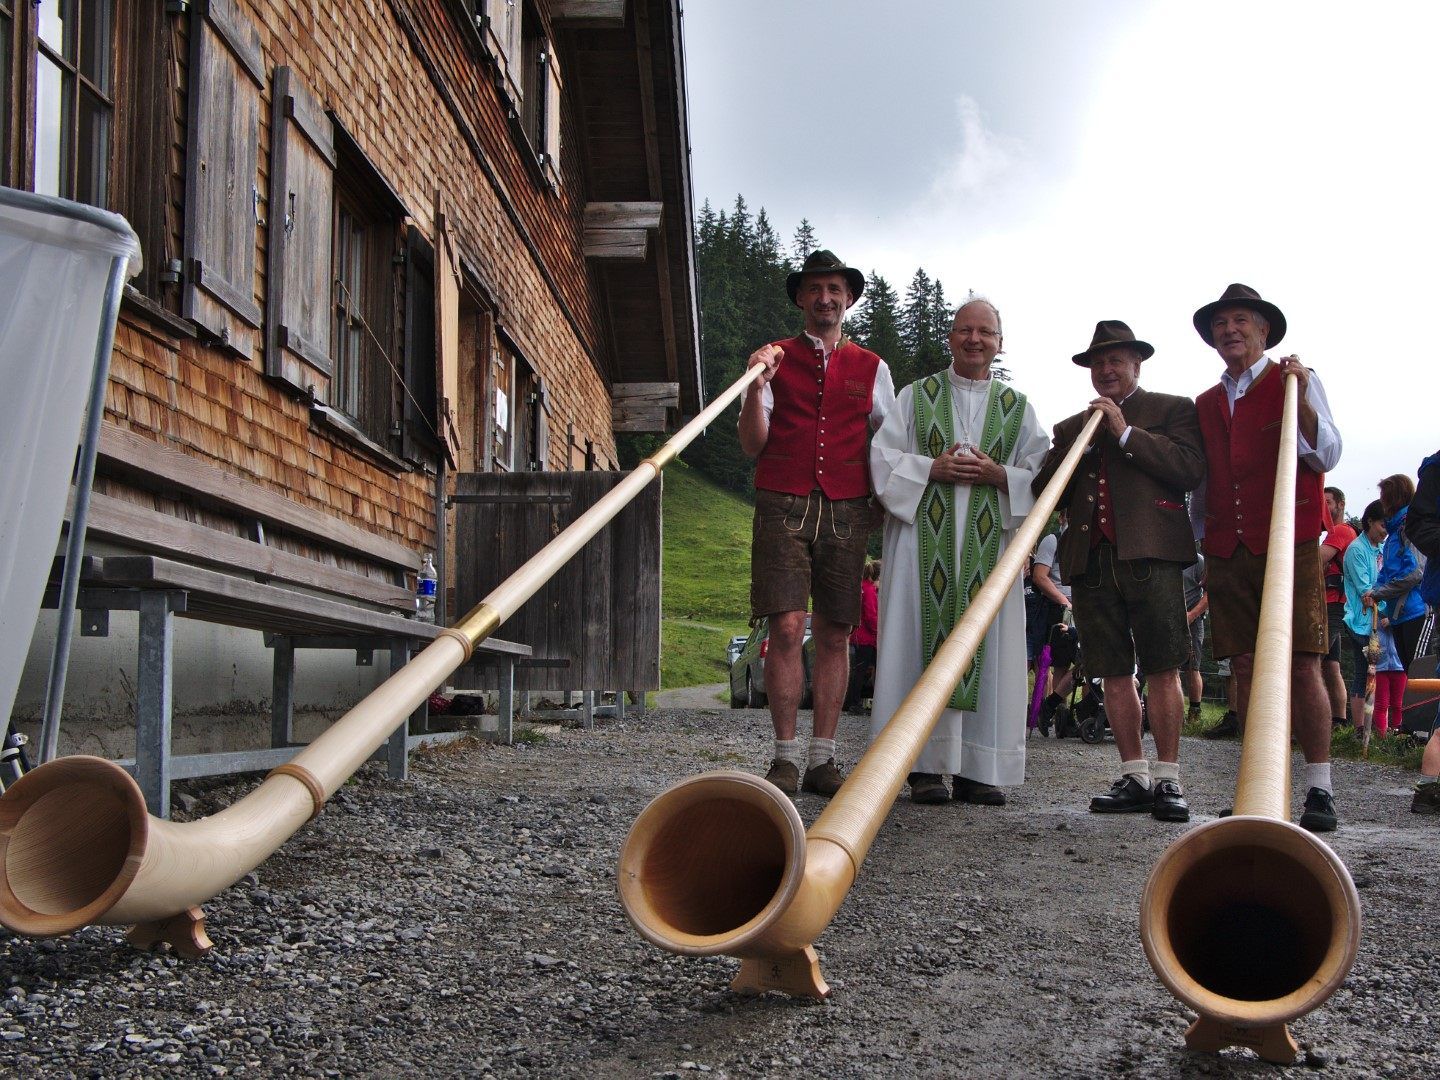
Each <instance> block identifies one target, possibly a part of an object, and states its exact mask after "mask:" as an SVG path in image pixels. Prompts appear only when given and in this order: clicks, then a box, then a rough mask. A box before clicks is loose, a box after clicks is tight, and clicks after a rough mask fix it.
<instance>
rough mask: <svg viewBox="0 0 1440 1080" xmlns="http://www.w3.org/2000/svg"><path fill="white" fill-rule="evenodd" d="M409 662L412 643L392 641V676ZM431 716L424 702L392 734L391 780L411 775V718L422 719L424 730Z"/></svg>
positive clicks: (388, 756) (387, 760)
mask: <svg viewBox="0 0 1440 1080" xmlns="http://www.w3.org/2000/svg"><path fill="white" fill-rule="evenodd" d="M409 662H410V643H409V642H408V641H405V640H403V639H400V640H396V641H392V642H391V643H390V674H392V675H393V674H395V672H397V671H399V670H400V669H401V668H402V667H404V666H405V665H406V664H408V663H409ZM429 715H430V707H429V704H428V702H423V701H422V702H421V703H420V707H419V708H418V709H416V710H415V711H414V712H413V713H411V714H410V716H407V717H406V718H405V719H404V720H401V721H400V726H399V727H397V728H396V729H395V730H394V731H393V732H392V733H391V734H390V739H389V741H388V742H386V744H385V763H386V769H387V771H388V772H389V774H390V779H391V780H405V779H407V778H408V777H409V774H410V719H411V717H418V718H420V719H421V721H422V729H423V722H424V720H426V719H428V717H429Z"/></svg>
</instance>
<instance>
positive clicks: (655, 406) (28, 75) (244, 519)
mask: <svg viewBox="0 0 1440 1080" xmlns="http://www.w3.org/2000/svg"><path fill="white" fill-rule="evenodd" d="M0 46H3V49H4V54H3V66H0V80H3V82H4V85H5V90H6V93H7V101H8V108H7V109H6V110H5V113H4V118H3V130H0V146H3V161H0V176H3V179H4V182H5V183H6V184H7V185H9V186H13V187H19V188H24V189H30V190H34V191H38V192H42V193H46V194H57V195H62V196H66V197H70V198H75V199H78V200H81V201H86V202H91V203H94V204H96V205H100V206H104V207H107V208H110V209H113V210H116V211H118V212H120V213H122V214H124V215H125V217H126V218H127V219H128V220H129V221H130V222H131V224H132V225H133V227H134V228H135V230H136V232H137V233H138V235H139V236H140V239H141V243H142V247H143V251H144V259H145V269H144V271H143V274H142V275H141V276H140V277H138V278H137V279H135V280H134V281H133V282H132V285H131V287H130V288H129V289H128V290H127V293H126V297H125V303H124V309H123V312H122V316H121V320H120V325H119V327H118V330H117V334H116V343H115V349H114V355H113V360H112V365H111V376H110V384H109V394H108V398H107V402H106V411H105V425H104V434H103V437H102V442H101V448H100V459H99V475H98V479H97V482H96V486H95V502H94V505H93V508H92V511H91V521H90V538H91V547H92V548H93V549H94V550H95V551H97V552H100V553H102V554H107V555H108V554H117V553H119V554H124V553H145V554H149V555H160V556H165V557H167V558H173V559H177V560H180V561H182V562H184V563H186V564H187V565H193V566H197V567H200V568H208V569H211V570H216V571H227V570H228V571H231V572H233V571H235V570H236V568H237V567H239V568H241V569H242V570H244V571H245V573H244V574H243V575H242V576H245V577H247V578H249V579H250V580H252V581H269V580H274V581H280V580H288V581H290V582H292V583H293V584H294V586H295V587H296V588H297V590H300V591H316V592H319V593H328V594H329V595H331V596H332V598H333V597H334V596H335V595H336V594H340V593H343V592H345V587H344V585H343V583H344V582H346V581H351V580H355V579H359V580H361V582H362V584H361V585H360V586H359V587H358V588H357V589H356V590H352V591H351V595H349V596H348V597H346V599H348V600H349V601H351V602H354V603H357V604H361V605H364V606H367V607H373V608H375V609H377V610H379V609H386V608H389V609H393V610H399V609H401V608H403V606H404V605H405V603H406V602H407V601H406V596H407V594H408V593H409V591H410V590H412V589H413V582H414V570H415V568H416V567H418V565H419V563H420V559H421V555H422V553H423V552H426V551H438V552H440V554H441V558H440V560H439V562H440V566H441V582H442V592H441V597H442V615H443V614H445V612H444V610H443V608H444V589H443V586H444V585H445V584H446V583H447V582H449V581H453V577H454V565H453V556H451V557H449V558H447V554H448V552H447V529H448V528H449V527H450V526H451V525H452V524H453V523H452V521H451V520H450V519H451V516H452V514H453V511H450V510H447V509H446V495H447V493H450V492H452V491H453V487H454V477H455V475H456V474H457V473H469V472H518V471H524V470H583V469H593V468H602V469H603V468H613V467H615V464H616V450H615V432H616V431H644V430H664V429H666V428H670V427H673V426H674V425H675V423H676V421H677V420H678V419H679V418H680V417H681V416H683V415H685V414H693V413H694V412H696V411H698V409H699V407H700V405H701V400H700V399H701V395H702V393H703V390H702V383H701V379H700V370H699V347H698V323H697V315H696V287H695V280H694V275H695V269H694V251H693V234H692V220H693V214H692V206H691V193H690V175H689V144H688V132H687V129H686V104H685V72H684V60H683V46H682V36H681V25H680V11H679V3H678V0H38V2H34V0H0ZM247 545H259V546H260V547H261V548H262V549H263V551H264V553H265V560H266V561H264V562H263V563H255V562H254V561H253V558H252V555H253V552H252V549H251V548H250V547H247ZM297 559H301V560H305V562H303V563H302V562H297V561H296V560H297ZM405 563H408V568H406V567H403V566H402V564H405ZM305 565H311V566H314V567H315V568H316V569H315V571H314V573H313V580H305V573H306V571H304V569H303V567H304V566H305ZM297 567H299V568H300V569H298V570H297V569H296V568H297ZM407 569H408V577H406V576H404V575H405V573H406V570H407ZM365 582H368V583H369V584H364V583H365ZM449 614H450V615H452V616H453V614H454V613H453V612H451V613H449ZM196 640H197V641H200V640H201V639H196ZM237 640H238V639H237ZM45 644H46V643H45V640H44V637H43V635H37V642H36V645H35V648H34V649H33V650H32V667H33V666H35V663H37V662H38V661H36V656H37V655H38V654H42V653H44V652H45ZM132 644H133V642H132ZM188 647H189V646H187V648H188ZM236 648H237V645H236V643H235V640H232V639H231V638H228V637H225V636H224V635H220V636H215V637H210V638H205V639H204V640H203V643H202V644H200V645H196V646H195V647H194V648H193V649H192V650H191V652H190V653H189V656H190V662H191V663H192V664H195V665H199V667H200V669H201V670H202V671H203V669H204V665H205V664H206V663H209V664H211V665H218V666H221V667H225V666H228V665H230V664H231V662H232V659H233V657H232V653H231V651H232V650H234V649H236ZM246 648H251V649H252V651H254V650H258V649H259V646H258V644H257V645H254V646H253V647H252V646H246ZM197 650H198V651H197ZM105 662H106V661H101V662H100V663H101V672H102V673H103V670H104V667H103V664H104V663H105ZM132 663H133V652H131V653H130V654H129V657H128V658H127V657H123V656H121V655H118V654H117V656H116V657H114V658H113V664H114V666H116V667H120V666H124V665H129V664H132ZM236 663H237V665H238V664H239V661H236ZM352 666H353V665H352ZM237 670H238V667H237ZM257 670H259V669H257ZM102 681H103V680H102ZM112 682H113V680H112ZM221 682H222V683H224V693H225V694H229V695H231V696H235V697H239V698H251V699H254V700H258V699H260V698H262V697H264V696H265V694H266V688H265V687H263V686H261V687H259V688H257V689H250V688H247V687H244V686H239V685H234V684H233V683H231V682H226V681H225V680H221ZM186 685H189V686H190V687H191V689H192V690H193V691H194V692H195V693H196V694H198V695H200V696H201V697H204V696H206V695H207V694H210V695H211V696H223V695H221V694H220V690H219V689H213V692H212V690H211V689H207V687H208V686H209V684H208V683H207V682H206V679H205V678H204V677H201V678H200V679H198V680H195V679H192V680H191V681H190V682H189V683H188V684H186ZM360 688H361V689H363V686H362V687H360ZM26 689H29V690H30V695H29V696H30V704H31V706H32V708H33V706H34V690H35V680H34V679H33V678H32V679H29V680H28V682H27V684H26V687H22V695H23V694H24V693H25V690H26ZM106 689H107V688H106V687H103V686H102V687H96V686H91V685H88V680H85V681H82V682H81V683H80V684H76V683H75V682H73V681H72V685H71V688H70V690H69V692H68V693H67V701H71V702H75V703H76V707H77V708H80V709H81V711H83V710H84V706H85V703H86V701H87V697H86V695H87V694H89V695H90V696H91V697H94V696H95V694H99V695H100V696H99V697H97V698H95V700H94V702H93V703H92V704H93V706H94V707H95V708H104V706H105V701H106V699H105V698H104V691H106ZM111 689H113V687H112V688H111ZM187 692H188V691H187ZM312 693H313V696H315V697H316V698H317V701H318V703H320V704H336V703H337V702H336V701H335V700H333V699H334V696H335V695H333V694H329V693H327V692H326V690H325V689H324V688H323V687H322V688H320V689H315V690H312ZM340 696H342V697H343V696H344V695H343V694H341V695H340ZM23 704H24V701H23V700H22V705H23ZM192 704H196V705H210V704H215V705H219V704H223V702H222V701H219V700H215V701H196V702H193V703H192Z"/></svg>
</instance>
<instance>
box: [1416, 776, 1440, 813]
mask: <svg viewBox="0 0 1440 1080" xmlns="http://www.w3.org/2000/svg"><path fill="white" fill-rule="evenodd" d="M1410 811H1411V812H1412V813H1415V814H1440V781H1435V780H1421V781H1420V783H1418V784H1416V785H1415V797H1414V798H1413V799H1411V800H1410Z"/></svg>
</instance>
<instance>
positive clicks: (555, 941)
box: [0, 709, 1440, 1078]
mask: <svg viewBox="0 0 1440 1080" xmlns="http://www.w3.org/2000/svg"><path fill="white" fill-rule="evenodd" d="M864 723H865V722H864V720H863V719H857V718H853V717H846V718H844V722H843V723H842V730H841V750H842V754H843V756H845V757H846V758H847V759H848V760H850V761H853V760H854V759H855V758H856V757H857V756H858V755H859V753H860V752H861V751H862V750H863V738H864ZM768 731H769V724H768V720H767V718H766V716H765V715H764V714H763V713H758V712H750V711H743V710H742V711H736V712H726V711H717V710H674V709H670V710H659V711H652V712H651V713H650V714H649V715H646V716H644V717H639V718H636V717H631V718H629V719H627V720H625V721H623V722H616V721H614V720H610V721H605V722H602V723H601V725H600V727H598V728H597V730H595V731H590V732H584V731H579V730H576V729H572V728H564V729H551V730H550V731H549V733H548V735H545V736H542V741H537V742H534V743H520V744H517V745H516V746H514V747H497V746H490V745H485V744H479V743H466V744H460V745H458V746H455V747H450V748H445V749H441V750H436V751H431V752H427V753H423V754H420V755H418V756H417V757H416V758H415V759H414V762H413V765H412V779H411V780H410V781H408V782H406V783H404V784H392V783H390V782H388V781H387V780H385V779H384V777H383V774H382V773H381V772H380V771H379V769H378V768H375V767H370V766H367V768H366V769H365V770H363V771H362V774H361V775H360V776H359V777H358V778H357V779H356V780H354V781H352V782H351V783H350V784H348V785H347V786H346V787H345V788H343V789H342V790H341V791H340V792H338V793H337V794H336V796H335V798H334V799H333V800H332V801H331V803H330V805H329V806H328V807H327V809H326V812H325V813H324V814H322V815H321V816H320V817H319V818H317V819H316V820H315V821H314V822H312V823H311V824H310V825H308V826H306V827H305V828H304V829H302V830H301V831H300V832H299V833H298V834H297V835H296V836H295V837H294V838H293V839H292V840H291V841H290V842H289V843H288V844H286V845H285V846H284V847H283V848H282V849H281V850H280V852H279V853H278V854H276V855H275V856H274V857H273V858H271V859H270V860H269V861H268V862H266V863H264V864H263V865H262V866H260V867H259V868H258V869H257V870H256V871H255V872H254V873H252V874H250V875H248V876H247V877H245V878H244V879H243V880H242V881H241V882H239V883H238V884H236V885H235V886H234V887H232V888H230V889H229V890H227V891H226V892H225V893H223V894H222V895H221V896H219V897H217V898H216V899H215V900H214V901H212V902H211V903H210V904H209V905H207V914H208V918H209V932H210V935H211V937H212V938H213V939H214V941H215V946H216V947H215V949H214V951H213V953H211V954H210V955H209V956H207V957H205V958H202V959H199V960H187V959H181V958H179V957H176V956H173V955H170V954H168V953H167V952H165V951H163V950H162V951H159V952H155V953H148V954H147V953H141V952H138V951H136V950H134V949H132V948H131V947H129V946H128V945H127V944H125V942H124V939H123V936H122V933H121V931H120V930H119V929H117V928H112V927H91V928H87V929H85V930H82V931H79V932H77V933H75V934H72V935H70V936H68V937H64V938H60V939H55V940H33V939H22V938H16V937H13V936H10V935H8V934H5V933H0V1073H4V1074H8V1075H17V1076H26V1077H32V1076H33V1077H39V1076H44V1077H51V1076H54V1077H69V1076H95V1077H102V1076H103V1077H128V1076H135V1077H141V1076H144V1077H153V1076H280V1075H296V1076H346V1077H349V1076H377V1077H392V1076H399V1075H403V1074H410V1075H416V1076H492V1075H493V1076H497V1077H500V1076H505V1077H510V1076H516V1077H520V1076H540V1075H544V1076H578V1075H587V1076H589V1075H604V1076H636V1077H657V1076H660V1077H688V1076H691V1075H695V1074H700V1073H708V1074H711V1075H714V1076H744V1077H753V1076H777V1077H802V1076H805V1077H814V1076H827V1077H829V1076H836V1077H849V1076H855V1077H859V1076H876V1075H906V1076H916V1075H918V1076H929V1075H935V1076H939V1075H967V1076H1024V1077H1045V1076H1099V1075H1105V1076H1113V1077H1131V1076H1133V1077H1146V1078H1150V1077H1156V1076H1179V1075H1209V1076H1217V1077H1239V1076H1246V1077H1249V1076H1257V1075H1263V1076H1267V1077H1268V1076H1283V1075H1292V1074H1294V1075H1299V1074H1305V1075H1312V1074H1321V1075H1329V1076H1335V1077H1415V1076H1434V1075H1440V1048H1437V1046H1436V1045H1435V1042H1434V1040H1433V1039H1432V1038H1430V1037H1427V1036H1426V1035H1425V1034H1424V1033H1425V1031H1426V1030H1428V1024H1427V1020H1428V1019H1429V1015H1430V1002H1431V1000H1432V999H1433V998H1435V997H1436V996H1437V989H1440V964H1437V963H1436V959H1437V956H1436V953H1437V947H1436V942H1435V934H1434V932H1433V929H1432V927H1433V923H1434V920H1433V919H1432V918H1431V912H1430V910H1429V909H1430V907H1431V906H1432V897H1433V895H1434V892H1435V888H1436V882H1437V880H1440V876H1437V870H1440V854H1437V844H1436V839H1437V835H1440V834H1437V831H1436V830H1437V828H1440V821H1436V820H1435V819H1432V818H1419V817H1415V816H1413V815H1411V814H1410V812H1409V781H1410V779H1411V778H1410V777H1408V776H1406V775H1404V774H1401V773H1398V772H1396V771H1394V770H1393V769H1384V768H1380V767H1377V766H1371V765H1368V764H1363V763H1356V762H1340V763H1337V764H1336V766H1335V773H1336V786H1337V796H1338V800H1339V805H1340V809H1341V813H1342V827H1341V831H1340V832H1339V833H1338V834H1336V836H1335V838H1334V846H1335V848H1336V850H1337V851H1338V853H1339V854H1340V856H1341V857H1342V858H1343V859H1344V860H1345V862H1346V864H1347V865H1348V866H1349V868H1350V870H1351V872H1352V874H1353V875H1354V877H1355V880H1356V884H1357V886H1358V887H1359V888H1360V895H1361V898H1362V901H1363V904H1364V918H1365V932H1364V938H1363V941H1362V944H1361V948H1360V955H1359V958H1358V960H1357V961H1356V964H1355V967H1354V969H1353V971H1352V973H1351V975H1350V977H1349V978H1348V980H1347V981H1346V983H1345V985H1344V986H1343V987H1342V988H1341V989H1340V990H1339V991H1338V992H1337V993H1336V994H1335V996H1334V997H1333V998H1331V1000H1330V1001H1329V1002H1328V1003H1326V1004H1325V1005H1323V1006H1322V1007H1321V1008H1320V1009H1319V1010H1317V1011H1316V1012H1314V1013H1312V1014H1310V1015H1309V1016H1306V1017H1303V1018H1301V1019H1300V1020H1298V1021H1296V1022H1295V1023H1294V1024H1293V1025H1292V1030H1293V1033H1294V1035H1295V1037H1296V1039H1297V1040H1298V1041H1299V1043H1300V1044H1301V1047H1302V1059H1301V1061H1300V1062H1299V1063H1298V1064H1297V1065H1295V1066H1292V1067H1289V1068H1284V1069H1280V1068H1276V1067H1274V1066H1269V1065H1264V1064H1262V1063H1260V1062H1259V1061H1258V1060H1257V1059H1256V1058H1255V1056H1254V1055H1253V1054H1252V1053H1250V1052H1249V1051H1246V1050H1238V1049H1237V1050H1228V1051H1225V1052H1223V1053H1221V1054H1219V1055H1195V1054H1189V1053H1187V1052H1186V1051H1185V1050H1184V1047H1183V1043H1182V1034H1183V1031H1184V1028H1185V1026H1186V1024H1187V1022H1188V1020H1189V1018H1190V1017H1189V1015H1188V1013H1187V1011H1186V1010H1185V1009H1184V1007H1182V1006H1181V1005H1179V1004H1178V1003H1177V1002H1176V1001H1174V1000H1173V999H1172V998H1171V997H1170V996H1169V994H1168V993H1167V992H1166V991H1165V990H1164V988H1163V987H1162V986H1161V985H1160V983H1159V981H1158V980H1157V979H1156V978H1155V976H1154V974H1153V973H1152V972H1151V970H1150V968H1149V965H1148V964H1147V963H1146V961H1145V958H1144V955H1143V953H1142V951H1141V948H1140V943H1139V934H1138V930H1137V920H1138V906H1139V894H1140V889H1141V886H1142V884H1143V882H1144V880H1145V877H1146V875H1147V874H1148V872H1149V869H1150V867H1151V866H1152V865H1153V863H1154V861H1155V859H1156V858H1157V857H1158V856H1159V854H1160V853H1161V851H1163V850H1164V848H1165V846H1166V845H1167V844H1168V843H1169V842H1170V841H1171V840H1172V839H1173V838H1174V837H1175V836H1177V835H1179V833H1180V832H1181V831H1182V830H1183V828H1184V826H1174V825H1162V824H1160V823H1158V822H1153V821H1151V820H1150V819H1149V818H1148V817H1122V818H1100V817H1094V816H1091V815H1090V814H1088V813H1086V812H1085V811H1084V806H1085V802H1086V800H1087V798H1088V796H1089V795H1090V794H1093V793H1095V792H1098V791H1100V790H1102V789H1104V788H1105V787H1107V786H1108V784H1109V781H1110V780H1111V779H1112V776H1111V774H1112V771H1113V769H1114V766H1115V763H1116V760H1117V758H1116V754H1115V751H1114V748H1113V745H1104V746H1086V745H1083V744H1080V743H1077V742H1075V741H1073V740H1070V741H1065V742H1054V741H1048V740H1039V739H1036V740H1033V741H1032V742H1031V752H1030V762H1029V777H1030V779H1029V781H1028V783H1027V784H1026V785H1025V786H1024V787H1023V788H1021V789H1017V790H1014V791H1012V792H1011V799H1010V804H1009V805H1008V806H1006V807H1004V808H999V809H996V808H986V807H971V806H960V805H949V806H942V807H917V806H912V805H911V804H910V803H909V802H908V801H905V800H904V799H902V800H901V801H899V802H897V803H896V804H895V806H894V807H893V808H892V810H891V812H890V814H889V817H888V819H887V821H886V823H885V825H884V827H883V828H882V830H881V832H880V835H879V837H878V838H877V840H876V843H875V846H874V848H873V849H872V851H871V853H870V856H869V858H868V860H867V861H866V863H865V865H864V867H863V868H862V871H861V874H860V877H859V879H858V881H857V883H856V885H855V887H854V889H853V890H852V891H851V893H850V896H849V898H848V899H847V901H846V902H845V904H844V906H843V907H842V908H841V911H840V913H839V915H838V916H837V917H836V919H835V921H834V923H833V924H832V925H831V927H830V929H829V930H827V931H826V933H825V934H823V935H822V936H821V938H820V939H819V941H818V942H817V949H818V951H819V953H820V957H821V964H822V967H823V969H824V971H825V973H826V977H827V978H828V979H829V981H830V984H831V986H832V988H833V990H834V993H833V994H832V996H831V997H830V998H829V999H828V1000H826V1001H823V1002H821V1001H812V1000H796V999H789V998H785V997H781V996H778V995H773V994H772V995H767V996H765V997H761V998H746V997H740V996H737V995H735V994H732V993H731V992H730V991H729V989H728V988H727V985H728V982H729V979H730V977H731V976H732V975H733V973H734V970H735V968H736V966H737V962H736V961H734V960H731V959H729V958H725V957H711V958H703V959H694V958H681V957H676V956H671V955H669V954H666V953H663V952H660V951H658V950H656V949H655V948H653V947H652V946H650V945H648V944H646V943H645V942H644V941H643V940H642V939H641V938H640V937H639V935H638V934H637V933H636V932H635V931H634V930H633V929H632V928H631V926H630V925H629V923H628V922H627V920H626V918H625V916H624V914H623V911H622V909H621V907H620V903H619V901H618V899H617V897H616V894H615V863H616V857H617V853H618V851H619V848H620V845H621V843H622V842H623V840H624V837H625V834H626V831H627V830H628V828H629V826H630V824H631V822H632V821H633V820H634V819H635V816H636V815H637V814H638V813H639V811H640V809H641V808H642V807H643V806H644V805H645V803H646V802H647V801H648V800H649V799H650V798H652V797H653V796H655V795H656V794H658V793H659V792H660V791H662V790H663V789H664V788H665V787H666V786H667V785H669V784H671V783H673V782H675V781H676V780H679V779H682V778H683V777H685V776H688V775H690V774H693V773H695V772H699V771H703V770H705V769H711V768H742V769H748V770H753V771H757V772H758V771H760V770H762V769H763V767H764V764H765V758H766V756H767V753H768V750H769V743H768ZM1238 754H1239V750H1238V746H1236V745H1235V744H1234V743H1210V742H1204V741H1199V740H1188V739H1187V740H1186V741H1185V745H1184V749H1183V751H1182V760H1183V762H1184V768H1185V781H1186V787H1187V789H1188V792H1189V795H1190V799H1191V802H1192V806H1193V807H1194V809H1195V811H1196V813H1195V815H1194V821H1195V822H1196V823H1198V822H1201V821H1204V820H1208V819H1209V818H1210V817H1212V816H1213V815H1214V814H1215V813H1216V812H1217V811H1218V810H1219V809H1220V808H1221V807H1223V806H1224V805H1226V804H1228V802H1229V801H1230V796H1231V794H1233V788H1234V775H1235V768H1236V764H1237V761H1238ZM254 782H255V778H247V779H244V780H240V781H227V782H211V783H209V784H200V783H194V784H189V785H185V786H184V791H183V793H184V794H185V796H186V799H185V800H183V802H184V805H185V806H186V807H187V809H186V810H184V811H183V812H180V813H179V816H203V815H205V814H208V813H213V812H214V811H215V810H217V809H220V808H222V807H223V806H225V805H228V804H229V803H230V802H231V801H233V800H234V799H235V798H236V797H238V796H239V795H241V794H243V793H244V791H246V790H248V789H249V787H250V786H253V783H254ZM180 801H181V800H177V802H180ZM797 805H798V807H799V809H800V812H801V815H802V817H804V818H805V819H806V821H807V822H808V821H810V820H813V818H814V817H815V815H816V814H818V813H819V811H820V809H821V807H822V805H823V803H822V801H821V800H820V799H818V798H817V797H815V796H801V797H800V799H799V801H798V803H797Z"/></svg>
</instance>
